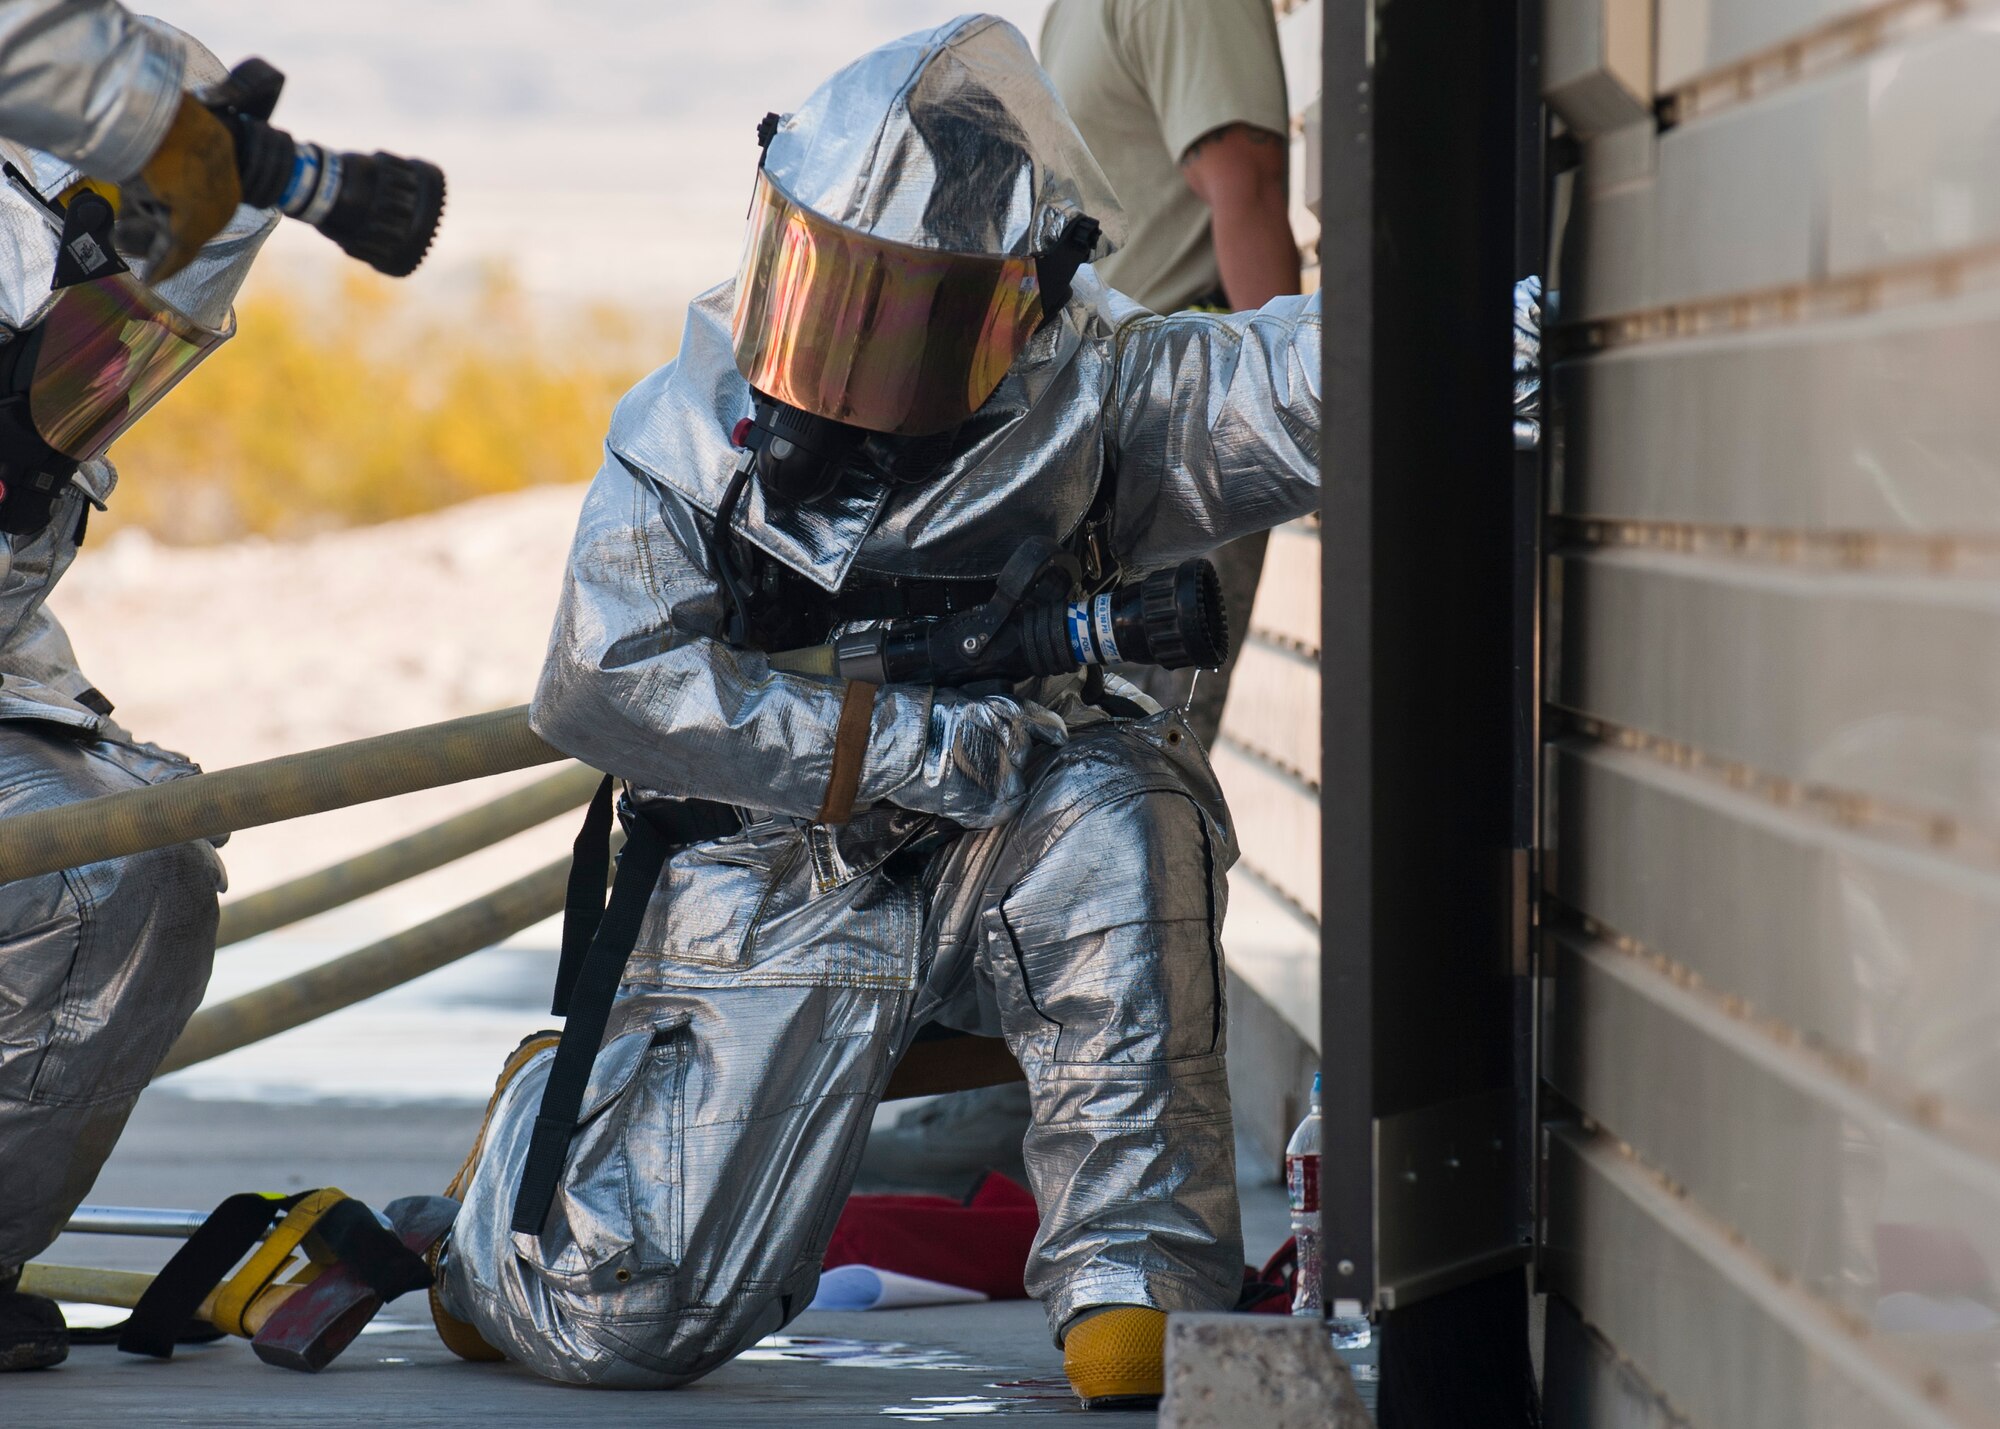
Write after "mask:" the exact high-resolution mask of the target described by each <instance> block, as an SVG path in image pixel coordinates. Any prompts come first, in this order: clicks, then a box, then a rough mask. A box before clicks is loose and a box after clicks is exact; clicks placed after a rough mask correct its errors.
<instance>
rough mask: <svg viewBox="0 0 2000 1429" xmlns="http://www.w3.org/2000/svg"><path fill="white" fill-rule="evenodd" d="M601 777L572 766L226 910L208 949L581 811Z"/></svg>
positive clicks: (299, 918) (337, 904)
mask: <svg viewBox="0 0 2000 1429" xmlns="http://www.w3.org/2000/svg"><path fill="white" fill-rule="evenodd" d="M603 777H604V776H603V775H601V774H599V773H598V772H597V771H596V770H595V769H591V768H589V767H588V766H586V765H582V764H573V765H571V766H569V767H568V768H566V769H563V770H560V771H559V772H557V773H555V774H551V775H550V776H549V777H548V778H546V779H538V780H536V781H535V782H534V783H533V784H529V785H527V786H526V787H525V788H521V789H516V790H514V791H513V792H511V793H507V794H502V795H501V796H500V797H499V798H497V799H495V800H493V801H492V802H491V803H488V804H482V805H480V806H479V807H478V808H476V809H470V810H468V811H466V812H465V813H463V814H458V815H455V816H454V817H452V818H449V819H446V820H444V821H443V822H441V823H437V824H433V825H431V827H429V828H427V829H422V830H420V831H418V832H417V833H414V834H411V835H409V836H408V837H407V838H400V839H397V840H395V841H394V842H393V843H387V844H384V845H382V846H381V847H380V848H377V849H371V850H370V851H369V852H367V853H364V854H360V855H358V856H356V857H354V858H350V859H348V860H347V861H345V862H344V863H337V864H334V865H333V866H332V867H330V868H322V869H320V870H318V871H317V872H314V873H308V874H305V875H304V876H302V877H299V878H294V879H292V880H290V881H289V882H286V883H281V884H279V885H278V886H277V887H275V888H267V889H265V890H264V891H263V892H262V893H253V894H251V895H250V896H249V897H247V898H239V899H236V900H235V901H234V902H230V903H225V904H223V905H222V923H221V927H220V928H219V930H218V931H217V933H216V937H215V945H216V946H217V947H218V948H226V947H228V946H229V945H230V944H231V943H240V942H243V941H244V940H245V939H248V938H255V937H257V936H259V935H260V934H263V933H268V932H270V931H271V930H272V929H274V928H283V927H286V926H288V925H290V924H292V923H297V922H301V921H303V920H304V919H307V918H310V917H313V916H314V915H315V914H319V913H324V912H326V911H327V910H328V909H330V908H338V907H340V906H341V905H342V904H343V903H352V902H353V901H354V900H355V899H357V898H364V897H366V896H367V895H368V894H370V893H375V892H378V891H379V890H381V889H384V888H387V887H389V886H390V885H391V884H394V883H401V882H402V881H403V880H405V879H408V878H415V877H416V876H417V875H418V874H421V873H428V872H430V871H431V870H432V869H434V868H440V867H442V866H443V865H445V864H447V863H450V862H452V861H453V860H454V859H459V858H463V857H465V856H466V855H467V854H470V853H476V852H477V851H479V850H480V849H483V848H486V847H488V846H489V845H492V844H496V843H498V842H500V840H502V839H505V838H511V837H512V836H513V835H515V834H518V833H521V832H522V831H524V830H526V829H531V828H533V827H535V825H537V824H542V823H546V822H548V821H549V820H550V819H553V818H554V817H556V815H558V814H564V813H568V812H569V811H570V810H571V809H575V808H578V807H580V806H581V805H583V804H585V803H588V802H589V800H590V796H591V795H592V794H593V793H595V792H596V789H597V785H598V782H599V781H600V780H601V779H602V778H603Z"/></svg>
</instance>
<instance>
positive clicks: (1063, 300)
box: [1035, 213, 1104, 321]
mask: <svg viewBox="0 0 2000 1429" xmlns="http://www.w3.org/2000/svg"><path fill="white" fill-rule="evenodd" d="M1103 236H1104V230H1103V228H1102V227H1101V226H1099V224H1098V222H1097V220H1096V219H1094V218H1092V217H1091V216H1090V215H1089V214H1087V213H1079V214H1077V215H1076V216H1075V217H1073V218H1072V219H1070V221H1069V222H1068V223H1066V224H1064V225H1063V231H1062V232H1061V233H1059V234H1057V235H1056V241H1055V242H1054V243H1052V244H1050V245H1049V247H1047V248H1046V249H1044V250H1043V251H1042V252H1040V253H1037V254H1036V255H1035V282H1036V284H1037V285H1038V286H1039V287H1040V288H1041V292H1042V317H1043V320H1044V321H1047V320H1048V319H1049V318H1052V317H1054V316H1055V315H1056V314H1057V313H1059V312H1061V311H1062V310H1063V307H1064V306H1065V305H1066V304H1067V303H1068V302H1069V294H1070V284H1071V283H1072V282H1074V281H1075V279H1076V270H1077V269H1079V268H1081V267H1082V266H1083V265H1084V264H1086V263H1088V262H1089V261H1090V255H1091V254H1092V253H1094V252H1095V251H1096V250H1097V240H1098V239H1100V238H1102V237H1103Z"/></svg>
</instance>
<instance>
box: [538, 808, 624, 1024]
mask: <svg viewBox="0 0 2000 1429" xmlns="http://www.w3.org/2000/svg"><path fill="white" fill-rule="evenodd" d="M612 783H613V781H612V778H611V776H610V775H609V774H607V775H605V776H604V782H603V783H601V784H599V785H598V786H597V792H596V793H595V794H593V795H591V798H590V809H589V812H587V813H586V814H585V815H584V816H583V828H582V829H581V830H579V831H578V833H577V836H576V842H575V843H574V844H572V845H571V846H570V856H569V888H568V891H567V892H566V893H564V894H563V930H562V961H560V962H559V963H557V964H556V991H555V996H554V998H553V999H551V1001H550V1003H549V1011H550V1012H552V1013H554V1014H555V1015H556V1016H557V1017H567V1016H569V995H570V990H571V989H572V988H574V987H575V986H576V975H577V972H578V971H579V970H580V969H581V968H582V967H583V955H584V954H585V953H587V952H589V951H590V943H591V940H592V939H593V938H595V937H596V936H597V925H598V924H600V923H602V922H603V921H604V885H605V883H606V882H607V881H608V880H609V879H610V876H611V800H612Z"/></svg>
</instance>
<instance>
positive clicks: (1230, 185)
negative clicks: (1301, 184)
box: [1181, 124, 1299, 312]
mask: <svg viewBox="0 0 2000 1429" xmlns="http://www.w3.org/2000/svg"><path fill="white" fill-rule="evenodd" d="M1286 160H1287V154H1286V148H1285V140H1284V136H1282V135H1279V134H1273V133H1270V132H1269V131H1267V130H1263V129H1257V128H1253V127H1252V126H1250V125H1248V124H1232V125H1229V126H1227V127H1225V128H1222V129H1218V130H1216V131H1215V132H1214V133H1212V134H1208V135H1205V136H1204V137H1203V138H1201V139H1200V140H1198V141H1196V143H1195V144H1193V145H1192V146H1191V147H1190V148H1189V149H1188V151H1187V153H1186V154H1184V155H1182V156H1181V174H1182V176H1183V177H1184V178H1185V179H1186V180H1187V185H1188V187H1189V188H1190V189H1192V190H1194V193H1195V196H1196V197H1197V198H1199V199H1200V200H1201V201H1202V202H1203V203H1205V204H1207V205H1208V209H1209V223H1210V233H1211V236H1212V238H1213V241H1214V243H1215V262H1216V267H1217V269H1218V270H1219V271H1220V273H1221V276H1222V291H1223V295H1224V296H1225V297H1227V298H1228V300H1229V305H1230V307H1232V308H1234V309H1236V310H1237V311H1239V312H1241V311H1245V310H1247V309H1251V308H1261V307H1262V306H1264V304H1265V303H1267V302H1269V301H1270V300H1271V299H1272V298H1275V297H1278V296H1280V295H1282V294H1285V293H1296V292H1297V291H1298V290H1299V250H1298V247H1297V245H1296V243H1295V242H1294V241H1293V238H1292V220H1291V212H1290V205H1289V201H1288V197H1287V194H1286V185H1287V181H1288V179H1289V173H1288V171H1287V162H1286Z"/></svg>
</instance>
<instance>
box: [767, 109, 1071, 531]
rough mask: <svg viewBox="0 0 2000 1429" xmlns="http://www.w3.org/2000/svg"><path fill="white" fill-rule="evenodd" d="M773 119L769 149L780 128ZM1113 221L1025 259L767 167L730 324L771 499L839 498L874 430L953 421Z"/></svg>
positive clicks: (1037, 323) (991, 385)
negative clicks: (899, 234) (866, 218)
mask: <svg viewBox="0 0 2000 1429" xmlns="http://www.w3.org/2000/svg"><path fill="white" fill-rule="evenodd" d="M779 122H780V121H779V118H778V116H777V115H775V114H772V115H766V116H765V118H764V121H763V123H762V124H760V125H759V126H758V131H757V134H758V140H759V142H760V144H761V145H763V147H764V149H765V151H766V154H767V155H768V152H769V146H770V141H771V137H772V136H773V135H774V134H775V133H776V132H777V130H778V127H779ZM1100 236H1101V230H1100V227H1099V225H1098V223H1097V221H1096V220H1095V219H1093V218H1090V217H1088V216H1087V215H1083V214H1072V215H1071V216H1070V217H1069V218H1068V219H1067V220H1066V221H1065V222H1064V225H1063V227H1062V229H1061V231H1060V232H1059V233H1058V234H1057V236H1056V238H1055V240H1054V241H1053V242H1051V243H1049V244H1047V245H1046V246H1045V247H1044V248H1043V249H1042V250H1041V251H1039V252H1036V253H1032V254H1028V255H1025V256H997V255H993V254H982V253H953V252H947V251H944V250H942V249H938V248H927V247H920V246H918V245H915V244H910V243H901V242H897V241H894V240H891V239H885V238H879V237H876V236H875V235H873V234H869V233H866V232H863V231H861V230H860V229H856V228H850V227H848V226H847V225H845V224H841V223H836V222H834V221H833V220H831V219H829V218H827V217H825V216H824V215H822V214H819V213H816V212H814V211H813V210H812V209H810V208H808V207H807V206H806V205H804V204H802V203H800V202H799V201H797V200H796V199H794V198H793V197H792V196H791V195H789V194H788V193H786V192H785V190H784V188H783V187H782V186H781V185H780V184H779V182H778V181H777V179H776V178H774V177H773V176H772V174H771V173H770V172H769V171H768V170H767V169H766V167H765V165H764V163H763V162H762V160H760V161H759V163H758V168H757V181H756V189H755V192H754V194H753V195H752V198H751V203H750V218H749V234H748V238H747V240H746V242H745V246H744V254H743V265H742V268H741V270H740V271H739V272H738V274H737V279H736V309H735V313H734V315H733V317H732V320H731V336H732V339H733V343H734V348H735V355H736V366H737V370H738V371H740V372H741V373H742V374H743V377H744V379H745V380H746V381H747V382H749V384H750V388H751V392H752V394H753V408H752V415H751V417H750V419H749V423H748V426H747V427H743V428H740V429H739V431H738V433H737V440H738V444H739V445H742V446H746V447H748V448H749V449H750V450H751V451H752V452H753V453H754V454H755V467H754V469H755V473H756V477H757V481H758V484H759V486H760V487H761V488H762V489H763V491H764V494H765V496H766V498H767V499H769V500H771V501H773V502H776V503H779V504H782V505H791V504H796V503H798V502H802V501H811V500H814V499H816V498H818V497H823V496H825V495H828V494H829V493H831V492H832V491H833V489H834V488H835V487H836V486H838V485H839V483H840V478H841V475H842V473H843V471H845V470H847V469H849V468H850V467H851V466H852V465H853V464H854V458H855V457H856V455H857V453H859V452H860V450H861V448H862V446H863V444H864V443H865V442H866V441H867V439H868V438H869V436H870V435H871V434H872V435H876V436H880V437H888V438H911V437H927V436H936V435H938V434H939V433H944V432H949V431H951V430H952V429H953V428H955V427H957V426H959V425H960V424H961V423H963V422H964V421H965V420H966V418H968V417H970V416H971V415H972V414H973V413H974V412H976V411H978V410H979V408H980V407H981V406H983V405H984V404H985V402H986V400H987V399H988V398H989V397H991V396H992V395H993V392H994V389H995V388H997V387H998V386H999V385H1000V382H1001V379H1002V378H1004V377H1005V376H1006V375H1007V370H1008V369H1009V368H1010V367H1012V366H1013V364H1014V360H1015V359H1016V358H1017V357H1019V356H1020V354H1021V350H1022V349H1023V348H1024V347H1025V346H1026V345H1027V342H1028V340H1029V338H1031V337H1032V336H1033V335H1034V334H1035V332H1036V330H1037V329H1039V328H1040V327H1041V326H1042V325H1043V324H1044V323H1045V322H1047V321H1048V320H1049V319H1051V318H1052V317H1054V316H1055V315H1056V314H1058V313H1060V312H1061V311H1062V309H1063V306H1064V305H1065V304H1066V303H1068V301H1069V297H1070V290H1071V284H1072V282H1073V281H1074V279H1075V277H1076V270H1077V269H1078V268H1079V267H1081V266H1082V265H1083V264H1084V263H1086V262H1088V261H1089V259H1090V255H1091V253H1092V252H1093V251H1094V250H1095V249H1096V247H1097V243H1098V240H1099V238H1100Z"/></svg>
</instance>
